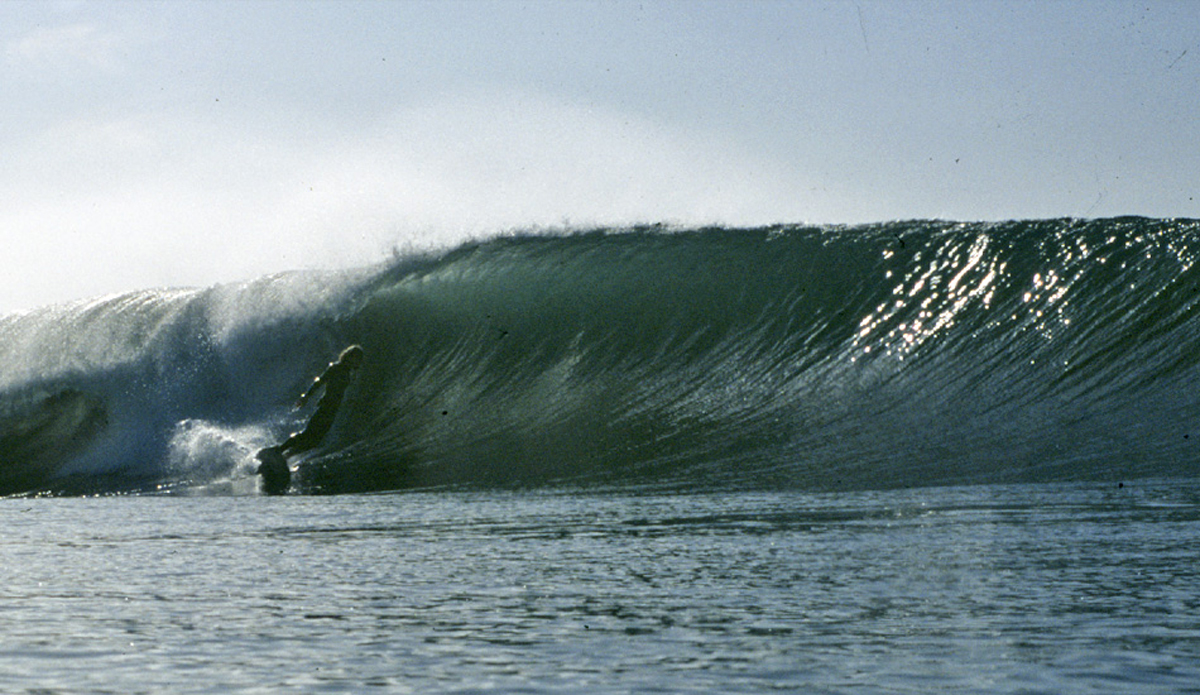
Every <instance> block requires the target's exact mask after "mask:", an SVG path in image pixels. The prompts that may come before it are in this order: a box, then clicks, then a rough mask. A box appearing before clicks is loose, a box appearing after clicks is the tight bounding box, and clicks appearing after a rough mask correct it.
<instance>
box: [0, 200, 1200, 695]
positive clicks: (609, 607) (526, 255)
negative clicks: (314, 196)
mask: <svg viewBox="0 0 1200 695" xmlns="http://www.w3.org/2000/svg"><path fill="white" fill-rule="evenodd" d="M1197 258H1200V222H1198V221H1195V220H1151V219H1144V218H1118V219H1108V220H1073V219H1063V220H1032V221H1013V222H1002V223H955V222H945V221H910V222H892V223H886V224H878V225H868V226H858V227H840V226H820V227H817V226H803V225H779V226H772V227H765V228H755V229H728V228H707V229H676V228H669V227H644V228H629V229H597V230H584V231H563V232H545V233H536V234H535V233H530V234H511V235H506V236H501V237H496V238H491V239H485V240H480V241H476V242H471V243H467V244H464V245H461V246H459V247H456V248H451V249H446V250H442V251H438V252H429V253H421V254H411V255H397V257H395V258H394V259H392V260H391V261H389V262H387V263H383V264H380V265H377V266H373V267H367V268H355V269H346V270H343V271H336V272H335V271H323V272H290V273H281V274H278V275H273V276H269V277H263V278H259V279H256V280H252V281H249V282H245V283H241V284H232V285H221V286H215V287H209V288H200V289H169V290H165V289H155V290H145V291H141V292H135V293H131V294H126V295H121V296H111V297H102V298H97V299H92V300H85V301H79V302H75V303H72V304H66V305H58V306H50V307H45V308H43V309H39V310H34V311H29V312H25V313H21V314H16V315H11V316H6V317H0V496H3V497H4V499H0V523H2V524H3V528H4V529H5V533H4V534H2V535H0V578H2V581H0V624H2V625H3V626H4V627H3V629H2V630H0V691H2V692H29V693H33V692H40V693H46V692H72V693H73V692H113V693H118V692H119V693H132V692H275V691H280V690H294V691H303V692H363V691H365V690H376V691H380V692H387V691H394V692H579V693H596V692H614V693H615V692H655V691H658V692H672V693H679V692H713V693H717V692H764V691H770V690H783V691H789V692H839V693H840V692H856V693H872V692H880V693H883V692H931V691H943V692H956V693H958V692H980V693H990V692H1013V693H1017V692H1022V693H1033V692H1036V693H1041V692H1044V693H1093V692H1094V693H1112V692H1137V693H1153V692H1162V693H1167V692H1171V693H1176V692H1189V691H1190V692H1200V685H1197V684H1200V666H1198V665H1200V569H1198V568H1200V562H1198V560H1200V544H1198V543H1196V542H1195V538H1196V536H1197V531H1198V530H1200V525H1198V523H1197V522H1198V519H1200V465H1198V462H1200V448H1198V447H1200V427H1197V422H1198V421H1200V419H1198V416H1200V391H1198V389H1197V386H1200V318H1198V310H1200V268H1197V267H1196V260H1197ZM349 344H359V345H361V346H362V347H363V349H364V351H365V354H366V361H365V363H364V366H363V368H362V370H360V373H359V374H358V375H357V377H356V379H355V381H354V383H353V384H352V385H351V387H350V390H349V391H348V393H347V397H346V400H345V401H344V402H343V405H342V407H341V410H340V412H339V413H338V418H337V422H336V424H335V426H334V429H333V430H332V432H331V433H330V435H329V436H328V437H327V438H326V440H325V442H324V445H323V446H322V447H321V448H320V449H318V450H316V451H314V452H312V453H311V454H309V455H306V456H303V457H300V458H298V459H293V461H292V463H293V465H294V466H295V472H294V475H293V480H292V486H291V489H290V490H289V493H290V494H288V495H285V496H278V497H273V496H265V495H262V494H260V492H259V481H258V479H257V477H256V475H255V473H254V470H255V466H256V463H257V462H256V461H255V459H254V453H255V451H257V450H258V449H259V448H261V447H264V446H268V445H271V444H274V443H277V442H279V441H281V440H282V439H283V438H284V437H286V436H287V435H288V433H290V432H292V431H295V430H298V429H300V428H302V427H303V426H304V423H305V421H306V419H307V418H308V417H309V416H310V415H311V414H312V408H311V406H310V407H309V408H307V409H301V410H297V409H294V408H293V406H292V404H293V402H294V401H295V400H296V398H297V396H299V394H300V393H301V392H303V391H304V390H305V389H306V388H307V386H308V385H309V384H310V383H311V382H312V379H313V378H314V376H316V375H317V374H319V373H320V372H321V370H322V369H323V368H324V367H325V366H326V365H327V364H328V363H329V361H330V360H332V359H333V358H334V357H336V355H337V354H338V352H339V351H340V350H341V349H342V348H343V347H345V346H346V345H349Z"/></svg>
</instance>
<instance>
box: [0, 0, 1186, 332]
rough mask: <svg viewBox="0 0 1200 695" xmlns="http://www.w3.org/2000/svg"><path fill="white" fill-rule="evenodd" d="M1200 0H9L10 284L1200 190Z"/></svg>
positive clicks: (2, 16)
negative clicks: (518, 238) (534, 236)
mask: <svg viewBox="0 0 1200 695" xmlns="http://www.w3.org/2000/svg"><path fill="white" fill-rule="evenodd" d="M1198 29H1200V3H1196V2H1187V1H1179V2H1160V1H1148V0H1147V1H1143V2H1103V1H1098V0H1088V1H1086V2H1068V1H1065V0H1063V1H1057V2H1017V1H1015V0H1014V1H1007V2H996V3H989V2H871V1H869V0H861V1H859V2H815V1H814V2H784V1H781V0H780V1H774V2H769V1H759V2H751V1H737V2H704V1H701V0H688V1H687V2H650V1H648V0H647V1H644V2H583V1H574V2H517V1H515V0H510V1H505V2H493V1H489V0H470V1H468V2H458V3H456V2H419V1H407V2H383V1H377V2H335V1H333V0H325V1H322V2H308V3H306V2H266V1H265V0H260V1H253V0H251V1H245V2H242V1H239V2H228V3H227V2H217V1H204V2H185V1H182V0H172V1H170V2H54V1H46V2H33V3H22V2H5V3H0V241H2V248H3V249H4V254H3V259H4V271H3V272H2V273H0V315H3V314H8V313H11V312H18V311H24V310H28V309H31V308H34V307H38V306H43V305H47V304H53V303H59V302H64V301H69V300H73V299H76V298H84V297H91V296H97V295H103V294H109V293H116V292H125V291H130V290H136V289H144V288H152V287H174V286H206V285H211V284H215V283H223V282H232V281H238V280H243V279H250V278H253V277H257V276H260V275H264V274H268V273H275V272H282V271H287V270H293V269H307V268H340V267H354V266H362V265H368V264H372V263H376V262H380V261H382V260H385V259H386V258H388V257H389V256H390V255H392V254H393V253H395V252H397V251H398V252H406V251H410V250H423V249H429V248H440V247H446V246H451V245H454V244H456V243H460V242H461V241H463V240H466V239H472V238H486V237H488V236H490V235H496V234H504V233H510V232H513V231H519V230H527V229H534V230H538V229H556V228H562V227H590V226H594V225H630V224H637V223H654V222H664V223H669V224H674V225H699V224H726V225H760V224H771V223H778V222H789V223H799V222H808V223H848V224H853V223H860V222H873V221H884V220H892V219H914V218H941V219H960V220H1000V219H1016V218H1044V217H1108V216H1116V215H1145V216H1150V217H1193V218H1196V217H1200V114H1198V113H1197V109H1198V106H1200V31H1198Z"/></svg>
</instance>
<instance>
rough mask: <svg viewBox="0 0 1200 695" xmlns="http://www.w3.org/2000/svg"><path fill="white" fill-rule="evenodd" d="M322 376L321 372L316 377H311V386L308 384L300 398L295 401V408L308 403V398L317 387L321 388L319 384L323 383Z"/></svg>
mask: <svg viewBox="0 0 1200 695" xmlns="http://www.w3.org/2000/svg"><path fill="white" fill-rule="evenodd" d="M324 376H325V375H324V374H322V375H321V376H319V377H317V378H316V379H313V383H312V386H309V387H308V390H307V391H305V392H304V393H303V394H302V395H301V396H300V400H298V401H296V407H297V408H303V407H304V404H305V403H308V399H310V398H312V396H313V394H314V393H316V392H317V389H319V388H321V386H322V385H323V384H324V383H325V381H324V379H323V377H324Z"/></svg>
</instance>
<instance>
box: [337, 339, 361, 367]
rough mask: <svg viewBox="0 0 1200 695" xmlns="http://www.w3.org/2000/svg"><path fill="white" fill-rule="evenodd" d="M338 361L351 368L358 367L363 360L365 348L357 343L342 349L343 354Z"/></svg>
mask: <svg viewBox="0 0 1200 695" xmlns="http://www.w3.org/2000/svg"><path fill="white" fill-rule="evenodd" d="M338 362H340V363H342V364H344V365H346V366H347V367H349V368H351V369H358V368H359V367H360V366H362V362H363V349H362V348H361V347H359V346H357V345H351V346H350V347H348V348H346V349H345V350H342V354H340V355H338Z"/></svg>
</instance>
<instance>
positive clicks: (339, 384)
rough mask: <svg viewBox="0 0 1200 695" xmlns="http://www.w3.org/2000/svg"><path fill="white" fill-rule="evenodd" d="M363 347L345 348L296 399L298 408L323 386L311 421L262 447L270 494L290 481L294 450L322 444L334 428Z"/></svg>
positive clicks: (265, 481)
mask: <svg viewBox="0 0 1200 695" xmlns="http://www.w3.org/2000/svg"><path fill="white" fill-rule="evenodd" d="M362 361H363V349H362V348H361V347H359V346H357V345H351V346H350V347H348V348H346V349H345V350H342V354H341V355H339V356H338V358H337V361H335V362H333V363H331V364H330V365H329V366H328V367H326V369H325V371H324V372H322V373H321V376H319V377H317V378H316V379H315V380H314V381H313V383H312V386H310V387H309V388H308V390H307V391H305V392H304V394H303V395H302V396H300V400H298V401H296V407H297V408H303V407H304V405H305V404H306V403H308V401H309V399H310V398H312V397H313V395H315V394H316V392H317V391H318V390H321V389H324V393H322V394H321V399H320V400H319V401H317V410H316V412H314V413H313V416H312V417H311V418H309V420H308V425H306V426H305V428H304V429H303V430H301V431H300V432H296V433H295V434H293V435H292V436H290V437H288V439H287V441H285V442H284V443H282V444H280V445H278V446H273V447H269V448H266V449H263V450H262V451H259V452H258V455H257V458H258V460H259V461H261V464H260V465H259V467H258V474H259V475H261V476H262V477H263V491H264V492H266V493H268V494H279V493H282V492H285V491H286V490H287V488H288V485H290V484H291V475H292V472H291V469H290V468H289V467H288V465H287V457H288V456H290V455H293V454H299V453H303V452H305V451H310V450H312V449H315V448H317V447H318V446H320V445H321V441H322V440H324V439H325V435H327V434H329V430H331V429H332V428H333V423H334V420H336V419H337V413H338V408H340V407H341V405H342V398H343V397H344V396H345V395H346V389H347V388H349V387H350V381H351V379H352V378H353V376H354V373H355V372H356V371H358V368H359V367H361V366H362Z"/></svg>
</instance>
